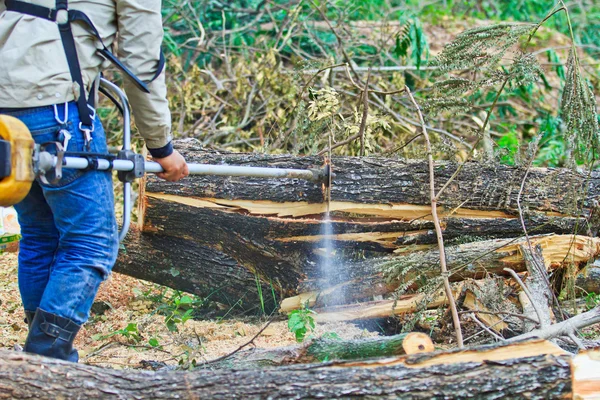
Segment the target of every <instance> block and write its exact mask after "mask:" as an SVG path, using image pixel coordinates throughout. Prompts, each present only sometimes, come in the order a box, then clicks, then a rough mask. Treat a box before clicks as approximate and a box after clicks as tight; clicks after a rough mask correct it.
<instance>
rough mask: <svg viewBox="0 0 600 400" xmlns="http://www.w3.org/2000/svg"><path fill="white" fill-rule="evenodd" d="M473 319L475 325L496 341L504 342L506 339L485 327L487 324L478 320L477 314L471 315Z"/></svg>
mask: <svg viewBox="0 0 600 400" xmlns="http://www.w3.org/2000/svg"><path fill="white" fill-rule="evenodd" d="M470 316H471V319H472V320H473V321H475V323H476V324H477V325H479V326H480V327H481V328H482V329H483V330H484V331H486V332H487V333H489V334H490V335H491V336H492V337H493V338H494V339H496V340H498V341H500V342H503V341H504V338H503V337H502V336H500V335H498V334H497V333H495V332H494V331H492V330H491V329H490V328H488V327H487V326H485V324H484V323H483V322H481V321H480V320H478V319H477V317H476V316H475V314H473V313H471V315H470Z"/></svg>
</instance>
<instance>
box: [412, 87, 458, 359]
mask: <svg viewBox="0 0 600 400" xmlns="http://www.w3.org/2000/svg"><path fill="white" fill-rule="evenodd" d="M405 88H406V93H407V94H408V97H410V101H411V102H412V103H413V105H414V106H415V108H416V109H417V113H418V114H419V120H420V121H421V129H422V130H423V136H424V137H425V143H426V144H427V160H428V162H429V190H430V195H431V214H432V217H433V223H434V225H435V232H436V236H437V242H438V247H439V251H440V268H441V272H442V278H443V280H444V290H445V291H446V296H447V297H448V303H449V305H450V311H451V313H452V321H453V322H454V331H455V334H456V342H457V343H458V347H463V337H462V331H461V328H460V318H459V316H458V310H457V309H456V302H455V300H454V294H453V293H452V288H451V287H450V279H449V275H450V274H449V273H448V268H447V267H446V252H445V249H444V237H443V236H442V227H441V225H440V220H439V217H438V213H437V197H436V195H435V173H434V171H433V155H432V151H431V142H430V141H429V134H428V133H427V128H426V127H425V120H424V119H423V114H422V113H421V109H420V108H419V105H418V104H417V102H416V101H415V98H414V97H413V95H412V93H411V92H410V89H409V88H408V86H406V87H405Z"/></svg>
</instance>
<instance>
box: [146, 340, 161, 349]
mask: <svg viewBox="0 0 600 400" xmlns="http://www.w3.org/2000/svg"><path fill="white" fill-rule="evenodd" d="M148 344H149V345H150V346H152V347H159V346H160V343H158V340H157V339H156V338H152V339H150V340H148Z"/></svg>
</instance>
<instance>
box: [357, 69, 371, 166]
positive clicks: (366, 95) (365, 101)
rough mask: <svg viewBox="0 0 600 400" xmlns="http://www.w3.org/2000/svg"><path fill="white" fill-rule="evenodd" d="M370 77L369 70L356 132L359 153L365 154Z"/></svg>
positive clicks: (362, 155)
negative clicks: (358, 139)
mask: <svg viewBox="0 0 600 400" xmlns="http://www.w3.org/2000/svg"><path fill="white" fill-rule="evenodd" d="M370 78H371V72H370V71H369V73H367V81H366V82H365V89H364V90H363V95H362V104H363V114H362V119H361V120H360V128H359V129H358V134H359V136H360V155H361V157H364V155H365V130H366V129H367V119H368V118H369V79H370Z"/></svg>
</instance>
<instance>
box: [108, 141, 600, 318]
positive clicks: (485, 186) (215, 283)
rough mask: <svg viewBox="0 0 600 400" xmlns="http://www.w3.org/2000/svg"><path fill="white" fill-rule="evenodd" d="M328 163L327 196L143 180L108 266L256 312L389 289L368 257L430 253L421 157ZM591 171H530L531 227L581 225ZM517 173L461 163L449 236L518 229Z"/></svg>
mask: <svg viewBox="0 0 600 400" xmlns="http://www.w3.org/2000/svg"><path fill="white" fill-rule="evenodd" d="M177 148H178V149H179V150H180V151H181V152H182V154H183V155H184V156H185V157H186V159H187V160H188V161H190V162H200V163H210V164H230V165H245V166H261V167H281V168H283V167H286V168H314V167H319V166H321V164H322V163H323V159H321V158H318V157H293V156H269V155H261V154H215V153H209V152H205V151H203V150H202V149H200V148H199V147H197V146H196V145H195V143H194V142H179V143H178V144H177ZM456 167H457V166H456V165H455V164H452V163H440V164H437V165H436V184H437V185H438V186H440V185H442V184H444V182H445V181H446V180H447V179H448V178H449V177H450V176H451V175H452V174H453V172H454V171H456ZM333 169H334V172H335V177H334V178H333V182H332V188H331V202H330V204H326V203H325V201H324V194H323V188H322V187H321V186H320V185H317V184H315V183H312V182H305V181H301V180H297V179H280V180H276V179H259V178H243V177H229V178H224V177H214V176H204V177H202V176H194V177H189V178H186V179H184V180H182V181H180V182H175V183H170V182H165V181H161V180H159V179H158V178H156V177H152V176H149V177H148V178H147V181H145V182H142V191H141V193H140V200H141V201H140V212H139V216H138V221H139V226H138V229H137V230H136V231H134V232H132V233H131V234H130V235H129V236H128V239H127V241H126V242H125V243H124V246H125V251H124V252H122V254H121V256H120V258H119V261H118V263H117V265H116V267H115V271H117V272H121V273H125V274H129V275H132V276H135V277H138V278H143V279H146V280H150V281H153V282H157V283H160V284H163V285H168V286H172V287H174V288H177V289H180V290H186V291H189V292H192V293H195V294H198V295H200V296H205V297H210V298H211V299H213V300H216V301H219V302H222V303H225V304H228V305H236V307H240V308H241V309H243V310H249V309H253V308H258V304H260V302H261V298H262V301H263V302H266V304H265V308H266V310H267V311H270V310H272V309H276V307H277V302H278V301H281V299H283V298H286V297H290V296H295V295H298V294H301V293H304V292H308V291H312V290H319V291H320V290H322V289H325V288H329V287H332V286H334V285H342V286H343V287H345V288H350V290H348V292H351V293H355V295H354V298H360V299H362V300H365V299H368V298H369V297H370V296H374V295H379V294H382V293H389V292H390V291H392V290H394V289H395V287H397V282H392V283H391V285H389V284H388V282H387V281H386V280H385V279H382V278H381V273H380V271H379V270H375V269H374V267H373V265H379V264H378V263H377V262H376V261H373V260H374V259H377V258H382V257H383V258H388V259H391V260H393V259H396V258H398V257H400V256H402V255H407V254H408V253H412V252H415V251H417V250H421V251H423V252H426V251H430V250H431V249H432V248H433V247H432V245H433V244H434V243H435V236H434V234H433V224H432V222H431V216H430V206H429V200H428V196H427V193H428V192H427V185H428V176H427V165H426V163H425V162H417V161H405V160H396V159H384V158H353V157H338V158H334V159H333ZM596 174H597V173H595V172H594V173H592V179H588V175H587V174H579V173H575V172H573V171H570V170H558V169H556V170H554V169H533V170H531V171H530V173H529V175H528V178H527V179H528V180H527V184H526V185H525V190H524V192H523V195H522V196H521V203H522V207H523V208H524V209H526V210H528V214H527V215H526V216H525V218H526V224H527V226H528V230H529V231H530V232H531V233H532V234H533V233H535V234H536V235H541V234H555V235H561V234H569V233H572V232H573V231H574V230H575V229H576V227H578V226H579V227H580V226H586V225H585V223H583V222H584V221H583V220H584V219H585V218H586V216H587V213H588V211H589V206H590V204H592V203H593V202H592V200H593V198H595V197H596V196H597V195H598V194H599V193H600V184H599V183H598V180H597V179H594V177H596ZM522 175H523V171H522V170H520V169H519V168H515V167H508V166H501V165H487V164H486V165H480V164H477V163H468V164H467V165H466V166H465V167H464V168H463V170H461V172H460V173H459V174H458V176H457V179H456V180H455V181H454V182H453V183H452V184H451V185H450V186H449V188H448V190H447V191H446V192H445V196H444V197H443V198H442V199H441V200H440V210H441V211H440V212H441V214H442V217H443V218H444V219H443V226H444V235H445V237H446V239H447V240H448V241H449V244H453V243H454V245H458V244H460V243H465V242H477V241H481V240H482V239H484V238H485V239H488V240H489V239H492V238H514V237H518V236H519V235H520V231H521V227H520V222H519V220H518V218H517V217H516V210H517V207H516V196H517V193H518V189H519V188H518V187H517V186H515V185H516V182H519V183H520V179H521V178H522ZM564 187H570V188H573V190H572V191H565V190H564ZM584 189H585V190H584ZM579 192H581V193H582V194H581V196H579ZM328 207H329V209H330V211H331V215H332V226H331V228H332V231H331V233H330V234H327V235H326V234H325V233H324V232H323V231H322V225H323V224H322V218H323V215H324V213H325V211H326V210H327V208H328ZM584 233H585V232H584ZM325 239H328V240H331V241H332V242H333V245H334V247H335V248H336V255H335V257H333V258H334V260H333V263H334V265H336V268H337V270H338V271H339V273H336V276H335V277H334V278H333V279H331V277H327V278H325V277H324V276H323V273H322V271H321V268H320V265H322V264H323V262H324V259H325V257H329V258H332V256H331V255H326V256H324V255H323V254H324V253H323V251H322V247H323V241H324V240H325ZM559 249H561V251H562V250H563V249H562V247H560V246H559ZM429 254H430V255H431V257H430V256H428V255H427V254H426V253H420V256H422V257H424V260H423V261H424V263H423V264H422V265H423V268H433V269H435V268H437V267H436V266H437V261H435V251H430V253H429ZM562 254H565V253H564V251H562ZM480 255H481V254H478V255H477V257H479V256H480ZM544 257H545V258H550V259H551V258H552V257H548V255H547V254H544ZM557 258H558V255H557ZM360 259H362V260H363V261H358V260H360ZM384 261H386V260H384ZM586 261H587V259H586ZM557 262H558V261H557ZM378 275H379V276H378ZM329 297H330V299H333V300H335V299H336V298H339V296H336V295H335V293H332V295H331V296H329ZM324 300H325V298H324ZM348 300H352V298H350V299H348ZM333 303H335V301H333Z"/></svg>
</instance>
